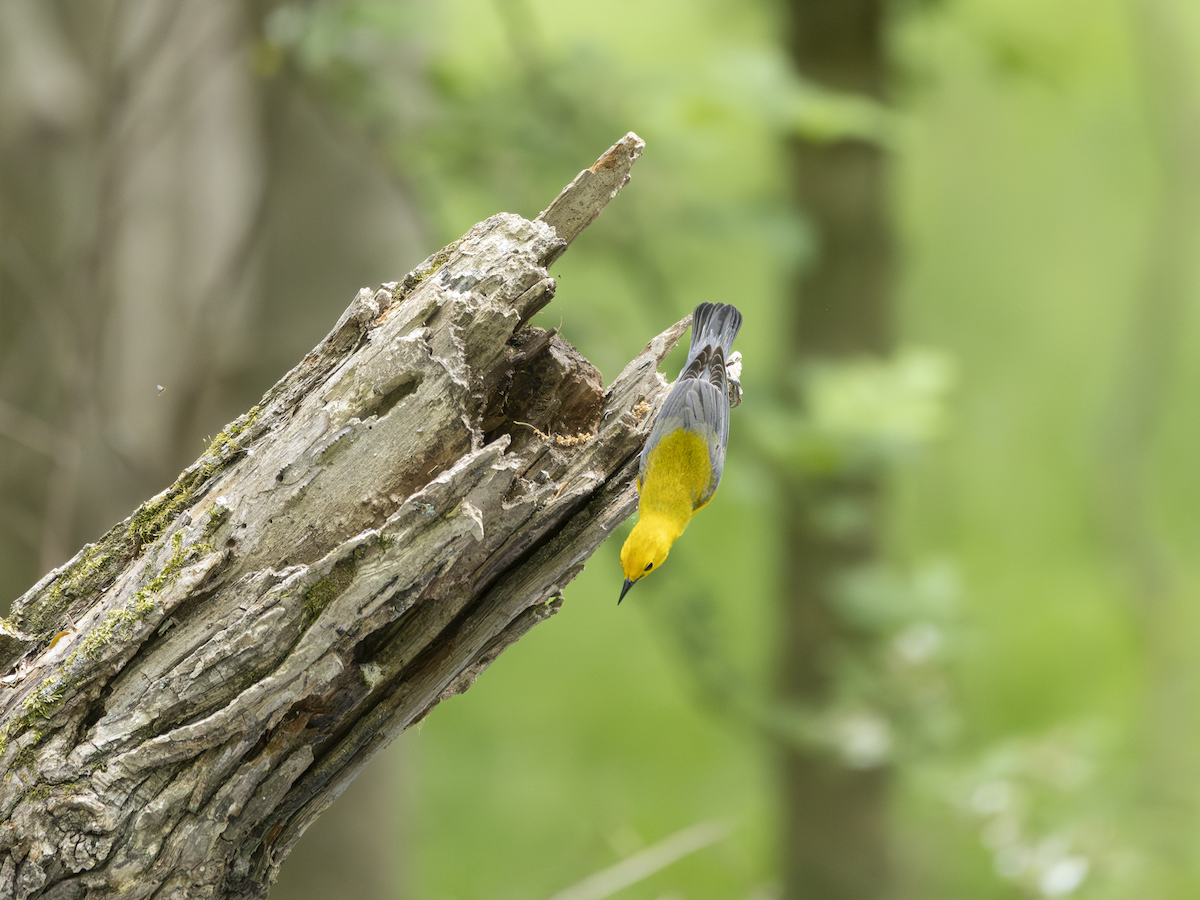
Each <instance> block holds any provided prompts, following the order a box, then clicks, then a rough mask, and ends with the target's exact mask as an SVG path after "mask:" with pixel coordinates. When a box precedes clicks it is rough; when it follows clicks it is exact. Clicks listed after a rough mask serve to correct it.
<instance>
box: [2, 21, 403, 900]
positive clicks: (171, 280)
mask: <svg viewBox="0 0 1200 900" xmlns="http://www.w3.org/2000/svg"><path fill="white" fill-rule="evenodd" d="M268 7H269V4H263V5H262V7H261V8H260V13H261V14H263V15H265V13H266V11H267V8H268ZM257 24H258V23H257V22H256V21H255V20H254V18H253V13H252V11H250V8H248V7H246V5H245V4H241V3H237V2H231V0H217V2H213V0H170V2H158V0H95V2H79V0H60V2H40V0H11V2H9V0H6V2H4V3H2V4H0V529H3V531H0V615H3V614H7V612H8V601H9V600H10V598H12V597H14V596H16V595H17V594H18V593H20V591H21V590H23V589H24V588H25V587H27V586H28V585H29V584H31V583H33V582H34V581H36V580H37V579H38V578H40V577H41V575H42V574H44V573H45V572H46V571H48V570H49V569H50V568H51V567H53V566H56V565H59V564H61V563H63V562H64V561H65V560H66V559H67V557H68V556H69V555H70V552H71V551H72V550H73V549H74V548H76V547H78V546H79V545H80V544H81V543H83V542H84V541H86V540H95V539H96V538H97V537H98V536H99V535H100V534H102V533H103V531H104V530H105V529H106V528H107V527H108V526H109V525H111V523H112V522H113V521H115V520H117V519H119V518H120V517H121V516H123V515H125V514H126V513H127V512H128V510H129V509H131V508H132V507H133V506H135V505H136V504H137V503H138V502H140V501H141V500H143V499H144V498H145V497H147V496H149V495H151V494H153V493H155V492H157V491H159V490H161V489H162V487H164V486H165V485H167V484H169V483H170V482H171V480H172V479H173V478H174V476H175V474H176V473H177V472H178V471H179V470H180V469H181V468H182V467H183V466H184V465H185V464H187V463H188V462H189V461H190V460H192V459H193V458H194V457H195V456H196V453H197V452H198V451H199V450H200V449H202V448H203V446H204V444H205V443H206V440H205V438H206V435H207V436H211V435H214V434H216V433H217V432H218V431H219V430H220V428H221V426H222V425H223V424H224V423H225V422H227V421H229V420H230V419H232V418H233V417H234V416H235V415H236V414H237V413H238V412H240V411H241V410H244V409H246V408H247V407H248V406H250V405H251V404H252V403H253V402H254V401H255V400H256V399H257V398H258V397H259V396H261V394H262V392H263V390H264V389H265V388H266V387H267V386H269V385H270V384H271V383H272V382H274V381H275V379H276V378H278V376H279V373H280V372H282V371H286V370H287V369H288V368H289V367H290V365H291V363H292V362H293V361H294V360H295V359H296V358H297V357H299V356H300V355H302V354H303V353H304V352H305V351H306V350H307V349H308V348H309V347H311V346H312V344H313V343H314V341H316V340H317V339H318V338H319V337H320V336H321V335H322V334H323V333H324V332H325V331H326V330H327V329H328V323H329V321H330V319H331V318H332V317H333V316H335V315H336V313H337V312H338V307H337V306H336V303H337V300H336V299H334V298H339V299H340V298H344V297H345V296H348V295H350V294H351V293H353V291H354V290H355V289H357V287H358V286H359V285H360V284H361V283H363V282H364V281H366V282H372V281H373V282H375V283H378V282H380V281H383V280H385V279H386V278H387V277H388V276H389V275H392V274H394V273H395V271H396V269H397V265H399V264H400V263H401V262H402V261H411V260H413V259H419V258H420V257H421V256H422V255H424V254H423V252H422V248H423V244H424V242H423V236H422V235H421V230H420V228H419V224H418V222H417V219H416V214H415V211H414V209H413V207H412V205H411V204H410V203H409V201H408V199H407V197H406V196H405V195H404V193H403V192H402V191H400V190H398V189H397V187H396V185H395V182H394V180H393V179H392V178H391V177H390V176H389V175H388V174H387V173H386V172H383V171H381V169H380V167H379V166H377V165H372V164H371V162H372V160H371V158H370V156H371V155H370V153H368V152H365V151H364V150H363V149H362V148H361V147H359V146H357V144H356V143H355V142H354V141H353V140H347V134H349V133H350V132H349V130H347V134H339V133H337V132H336V130H335V129H333V128H331V127H330V120H329V118H327V117H322V116H321V115H320V114H319V111H318V109H317V108H316V107H315V106H314V104H313V103H312V102H311V101H309V100H308V99H307V98H306V96H305V95H304V92H303V91H301V90H297V86H296V85H295V83H294V82H292V81H290V80H289V79H287V78H285V77H277V78H274V79H263V78H259V77H256V75H255V72H254V71H253V69H252V66H251V61H252V59H253V54H252V52H251V50H252V46H253V41H254V35H255V32H256V30H257V27H256V26H257ZM409 264H411V263H409ZM331 301H332V302H331ZM160 385H161V391H160V388H159V386H160ZM389 776H390V773H389V771H388V769H387V767H386V766H378V765H377V766H375V767H374V768H373V771H372V778H373V779H374V781H375V784H374V793H375V795H376V796H387V795H389V794H391V793H392V791H391V790H390V788H389V787H388V786H387V785H388V784H389ZM355 796H356V795H355V793H354V792H351V793H350V795H349V796H348V797H347V798H346V800H345V801H343V803H340V804H339V806H342V805H345V804H349V803H354V802H356V801H355ZM362 802H363V803H364V809H363V810H362V811H361V813H360V815H359V816H355V815H354V814H353V813H350V812H349V811H346V813H345V814H346V815H347V817H348V818H361V819H369V818H372V817H373V813H372V812H371V809H372V808H373V805H372V801H371V800H370V799H369V798H368V799H366V800H364V801H362ZM395 802H396V801H391V802H390V805H394V804H395ZM321 821H322V823H324V819H322V820H321ZM320 831H321V829H320V827H318V828H315V829H313V832H311V833H310V835H309V840H311V841H312V846H311V848H309V849H308V850H306V851H305V852H302V853H300V854H297V857H298V859H300V860H302V861H303V862H301V865H303V864H304V863H310V862H311V863H312V864H313V865H314V866H315V867H316V868H319V869H321V870H323V871H335V870H337V871H342V872H344V873H345V874H346V876H347V877H346V880H344V881H343V882H342V887H343V888H344V889H346V890H348V891H349V892H351V893H359V894H362V892H360V891H358V890H357V887H356V886H357V885H367V884H375V885H377V886H382V887H381V888H380V889H379V890H378V891H376V895H377V896H384V895H387V896H392V895H394V890H393V889H392V888H391V887H390V882H391V881H394V875H393V874H392V873H394V871H395V868H394V867H391V866H384V867H382V868H381V861H383V860H388V859H389V858H391V857H394V856H395V852H396V848H395V841H394V840H393V839H392V838H393V836H392V835H391V834H388V833H387V832H386V831H385V830H383V829H378V828H377V829H374V830H373V831H370V832H366V833H364V834H362V835H360V836H359V837H358V838H357V839H356V840H354V841H353V842H347V843H346V844H345V845H344V846H339V845H336V844H334V843H332V842H330V841H328V840H322V839H321V834H320ZM326 853H336V854H337V863H336V864H331V863H328V862H325V863H322V862H321V859H322V857H323V856H324V855H325V854H326ZM376 872H377V873H379V874H378V875H376V874H373V873H376ZM299 884H300V885H301V887H302V888H303V887H309V886H312V885H313V884H314V882H313V881H312V880H311V879H308V880H304V879H301V880H300V881H299ZM317 887H319V883H318V884H317ZM363 895H364V896H365V894H363ZM278 896H280V897H283V896H284V892H283V891H281V892H278ZM295 896H298V897H299V896H314V897H315V896H328V894H327V893H314V892H312V891H311V890H310V891H309V892H308V893H307V894H301V893H296V894H295Z"/></svg>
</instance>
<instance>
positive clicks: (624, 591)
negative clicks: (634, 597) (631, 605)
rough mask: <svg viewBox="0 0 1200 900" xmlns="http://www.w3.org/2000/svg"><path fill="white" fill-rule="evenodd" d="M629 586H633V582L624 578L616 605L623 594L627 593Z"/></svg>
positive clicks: (619, 602)
mask: <svg viewBox="0 0 1200 900" xmlns="http://www.w3.org/2000/svg"><path fill="white" fill-rule="evenodd" d="M631 587H633V582H632V581H630V580H629V579H628V578H626V579H625V584H624V586H622V588H621V596H620V597H618V598H617V606H620V605H621V601H622V600H624V599H625V595H626V594H628V593H629V589H630V588H631Z"/></svg>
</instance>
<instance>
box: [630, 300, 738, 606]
mask: <svg viewBox="0 0 1200 900" xmlns="http://www.w3.org/2000/svg"><path fill="white" fill-rule="evenodd" d="M741 327H742V314H741V313H740V312H738V311H737V309H735V308H734V307H732V306H729V305H728V304H725V303H701V304H700V305H699V306H697V307H696V311H695V312H693V313H692V346H691V349H690V350H689V351H688V357H687V362H686V363H685V364H684V366H683V371H682V372H680V373H679V380H678V381H676V382H675V386H674V387H673V388H671V393H670V394H668V395H667V399H666V400H665V401H664V402H663V405H662V409H661V410H659V413H658V418H657V419H656V420H655V422H654V427H653V428H652V429H651V430H650V436H649V437H648V438H646V446H645V447H644V448H642V456H641V460H640V463H639V466H638V477H637V488H638V495H639V497H638V521H637V524H636V525H634V526H633V531H631V532H630V533H629V537H628V539H627V540H626V541H625V546H624V547H622V548H621V567H622V568H623V569H624V570H625V584H624V586H623V587H622V588H621V596H620V597H619V598H618V599H617V603H620V602H621V601H622V600H624V599H625V595H626V594H627V593H628V592H629V589H630V588H631V587H633V585H634V582H636V581H638V579H640V578H644V577H645V576H646V575H647V574H649V573H650V572H653V571H654V570H655V569H657V568H658V567H659V566H661V565H662V564H663V560H665V559H666V558H667V553H669V552H670V550H671V545H672V544H674V543H675V541H676V539H678V537H679V536H680V535H681V534H683V529H685V528H687V524H688V522H689V521H690V520H691V518H692V516H694V515H695V514H696V513H697V512H699V510H700V509H701V508H703V507H704V505H705V504H706V503H708V501H709V500H711V499H712V496H713V494H714V493H715V492H716V490H717V485H718V484H719V483H720V481H721V470H722V469H724V468H725V444H726V442H727V441H728V440H729V384H728V380H727V376H726V373H725V363H726V359H727V357H728V356H729V353H730V350H731V348H732V347H733V339H734V338H735V337H736V336H737V333H738V329H739V328H741Z"/></svg>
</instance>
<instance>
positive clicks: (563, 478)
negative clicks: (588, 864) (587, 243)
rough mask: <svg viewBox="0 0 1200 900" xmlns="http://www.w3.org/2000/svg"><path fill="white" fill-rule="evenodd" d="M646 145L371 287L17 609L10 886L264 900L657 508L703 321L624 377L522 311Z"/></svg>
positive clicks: (5, 725) (667, 338) (549, 287)
mask: <svg viewBox="0 0 1200 900" xmlns="http://www.w3.org/2000/svg"><path fill="white" fill-rule="evenodd" d="M641 147H642V143H641V141H640V140H639V139H638V138H637V137H636V136H635V135H632V134H631V135H627V136H626V137H625V138H624V139H622V141H620V142H619V143H618V144H617V145H615V146H614V147H613V148H612V149H611V150H610V151H609V152H608V153H606V154H605V156H604V157H602V158H601V160H600V161H599V162H598V163H597V164H596V165H595V166H593V167H592V168H591V169H590V170H588V171H586V172H585V173H581V176H580V178H578V179H576V182H574V183H573V184H572V186H570V187H568V188H567V189H566V190H565V191H564V193H563V195H561V196H560V197H559V198H558V199H557V200H556V201H555V202H554V204H552V205H551V207H550V208H549V209H547V210H546V211H545V212H544V213H542V215H541V216H540V217H539V218H538V220H536V221H533V222H530V221H527V220H525V219H522V218H520V217H518V216H515V215H509V214H501V215H497V216H493V217H492V218H490V219H488V220H487V221H485V222H481V223H480V224H478V225H476V226H475V227H474V228H472V229H471V230H470V231H469V232H468V233H467V234H466V235H465V236H464V237H462V238H461V239H459V240H458V241H456V242H455V243H453V244H451V245H450V246H448V247H446V248H445V249H443V250H441V251H439V252H438V253H436V254H434V255H433V256H431V257H430V258H429V259H428V260H426V261H425V262H424V263H422V264H421V265H420V266H418V267H417V268H416V269H414V270H413V272H412V273H410V274H409V275H408V277H406V278H405V279H404V280H403V281H402V282H400V283H398V284H389V285H384V287H383V288H381V289H380V290H379V291H376V292H371V291H370V290H367V289H364V290H363V291H361V292H360V293H359V294H358V296H357V297H356V298H355V299H354V302H353V303H351V305H350V307H349V309H347V310H346V313H345V314H344V315H343V316H342V318H341V319H340V321H339V322H338V323H337V325H336V326H335V327H334V329H333V330H332V331H331V332H330V334H329V335H328V336H327V337H326V338H325V339H324V340H323V341H322V342H321V343H320V344H319V345H318V346H317V347H316V348H315V349H314V350H313V351H312V352H311V353H310V354H309V355H308V357H306V358H305V359H304V361H303V362H301V363H300V364H299V365H298V366H296V368H295V369H293V370H292V371H291V372H290V373H288V375H287V376H285V377H284V378H283V379H282V380H281V381H280V382H279V383H278V384H276V385H275V387H273V388H272V389H271V390H270V391H269V392H268V393H267V394H266V396H265V397H264V398H263V400H262V402H261V404H259V405H258V406H256V407H255V408H254V409H252V410H250V411H249V412H248V413H246V414H245V415H243V416H241V417H240V418H239V419H238V420H237V421H235V422H234V423H232V424H231V425H230V426H229V427H228V428H227V429H226V430H225V431H223V432H222V433H221V434H219V435H218V436H217V438H216V439H215V440H214V441H213V442H212V445H211V446H210V447H209V449H208V450H207V452H206V453H205V454H204V455H203V456H202V457H201V458H200V459H199V460H197V461H196V463H194V464H193V465H192V466H190V467H189V468H188V469H187V470H185V471H184V472H183V474H182V475H181V476H180V477H179V479H178V481H176V483H175V484H174V485H173V486H172V487H170V488H169V489H168V490H166V491H164V492H163V493H162V494H160V495H158V496H157V497H155V498H153V499H152V500H150V501H148V502H147V503H145V504H144V505H143V506H142V507H141V508H139V509H138V510H137V511H136V512H135V513H134V514H133V515H132V516H130V517H129V518H128V519H126V520H125V521H124V522H122V523H121V524H120V525H118V526H116V527H115V528H113V529H112V531H110V532H109V533H108V534H107V535H105V537H104V538H102V539H101V540H100V541H99V542H98V543H96V544H94V545H89V546H88V547H85V548H84V549H83V550H82V551H81V552H80V553H79V554H77V555H76V556H75V558H74V559H73V560H72V561H71V562H70V563H68V564H67V565H65V566H63V567H61V568H59V569H57V570H55V571H54V572H51V573H50V574H49V575H48V576H47V577H46V578H44V579H43V580H42V581H41V582H40V583H39V584H38V585H36V586H35V587H34V588H33V589H31V590H30V591H29V592H28V593H26V594H25V595H24V596H23V597H21V598H20V599H19V600H18V601H17V602H16V603H15V604H14V608H13V614H12V616H11V618H10V620H9V621H8V622H7V623H5V627H4V629H3V631H0V673H2V674H3V681H2V683H0V772H3V775H2V776H0V779H2V780H0V822H2V823H3V824H0V897H18V898H34V897H54V898H65V897H93V896H96V897H98V896H101V895H105V896H110V895H118V896H121V897H130V898H138V897H222V898H234V897H262V896H264V895H265V893H266V890H267V887H268V886H269V884H270V882H271V881H272V879H273V876H274V873H275V872H276V870H277V869H278V866H279V865H280V863H281V861H282V860H283V858H284V857H285V856H286V855H287V853H288V851H289V849H290V848H291V847H292V845H293V844H294V843H295V841H296V840H297V838H299V836H300V834H301V833H302V832H303V830H304V828H305V827H306V826H307V825H308V824H309V823H310V822H312V820H313V819H314V818H315V817H316V816H317V815H318V814H319V813H320V812H321V811H322V810H323V809H324V808H325V807H326V806H327V805H328V804H329V803H330V802H332V800H333V799H334V798H335V797H337V795H338V794H339V793H340V792H341V791H342V790H343V789H344V788H345V787H346V785H347V784H348V783H349V782H350V780H351V779H352V778H353V777H354V775H355V773H357V772H358V770H359V769H360V768H362V766H363V765H364V764H365V763H366V761H367V760H368V759H369V758H370V757H371V755H372V754H373V753H375V752H376V751H378V750H379V749H380V748H382V747H383V746H384V745H386V744H387V743H388V742H389V741H390V740H391V739H392V738H394V737H395V736H396V735H397V734H399V733H400V732H401V731H403V730H404V729H405V728H407V727H408V726H409V725H411V724H412V723H414V722H417V721H419V720H420V719H421V718H422V717H423V716H425V715H426V714H428V712H429V711H430V710H431V709H432V708H433V707H434V706H435V705H436V704H437V703H438V701H440V700H441V699H442V698H444V697H447V696H450V695H453V694H456V693H459V692H461V691H463V690H466V689H467V687H469V686H470V685H471V684H472V683H473V681H474V679H475V678H476V677H477V676H478V674H479V673H480V672H481V671H482V670H483V669H484V668H485V667H486V666H487V665H488V664H489V663H490V662H491V661H492V660H493V659H495V658H496V656H497V655H498V654H499V653H500V652H501V651H503V650H504V648H505V647H507V646H508V645H509V644H511V643H512V642H514V641H515V640H517V639H518V638H519V637H520V636H521V635H523V634H524V633H525V632H526V631H528V630H529V628H531V627H532V626H533V625H535V624H537V623H538V622H539V621H541V620H543V619H545V618H546V617H548V616H550V615H552V614H553V613H554V612H555V611H556V610H557V609H558V607H559V605H560V603H561V591H562V588H563V586H564V585H565V584H567V583H568V582H569V581H570V580H571V579H572V578H573V577H574V576H575V575H576V574H578V572H579V571H580V570H581V569H582V567H583V563H584V561H585V560H586V559H587V557H588V556H589V555H590V554H591V553H592V552H593V551H594V550H595V549H596V547H597V546H598V545H599V544H600V543H601V542H602V541H603V540H604V539H605V537H607V535H608V534H609V532H611V530H612V529H613V528H614V527H615V526H616V525H617V524H619V523H620V522H621V521H622V520H623V519H625V518H626V517H627V516H628V515H629V513H630V512H631V511H632V510H633V508H634V506H635V503H636V492H635V489H634V487H633V475H634V473H635V471H636V466H637V459H636V455H637V451H638V450H639V448H640V445H641V443H642V441H643V440H644V437H645V433H646V430H647V428H648V425H649V422H650V420H651V419H652V415H651V413H652V411H653V408H654V406H655V404H656V403H657V402H659V400H660V399H661V397H662V394H663V392H664V389H665V382H664V380H663V379H662V377H661V376H659V375H658V374H657V371H656V370H657V366H658V363H659V361H661V359H662V358H663V356H664V355H665V354H666V352H667V351H668V350H669V349H670V348H671V347H672V346H673V345H674V343H675V341H676V340H677V339H678V337H679V335H680V334H681V333H682V332H683V330H684V328H685V327H686V325H687V322H686V320H685V321H683V322H680V323H678V324H676V325H674V326H672V327H671V328H670V329H668V330H667V331H666V332H664V333H663V334H662V335H660V336H659V337H657V338H655V340H654V341H652V342H651V344H650V345H649V346H648V347H647V348H646V350H645V351H644V352H643V353H642V354H641V355H640V356H638V357H637V358H636V359H635V360H633V361H632V362H631V363H630V364H629V366H627V367H626V369H625V371H624V372H622V373H621V375H620V376H619V377H618V378H617V379H616V381H615V382H614V383H613V384H612V385H611V386H610V387H609V388H608V390H607V391H603V390H602V389H601V385H600V381H599V373H598V372H596V370H595V369H594V368H593V367H592V366H591V365H590V364H589V363H588V362H587V360H585V359H584V358H583V357H582V356H581V355H580V354H579V353H578V352H577V351H576V350H575V349H574V348H573V347H571V346H570V345H569V344H567V343H566V342H565V341H563V340H562V339H561V338H559V337H558V336H557V335H555V334H554V332H552V331H551V332H546V331H543V330H541V329H539V328H535V327H532V326H529V325H527V324H526V323H527V321H528V319H529V317H530V316H532V315H533V314H534V313H535V312H537V311H538V310H539V309H541V308H542V307H543V306H545V304H546V303H548V302H549V300H550V299H551V297H552V296H553V294H554V288H555V283H554V280H553V279H552V278H550V277H549V275H548V274H547V271H546V267H547V266H548V265H549V264H550V263H551V262H553V260H555V259H557V257H558V256H559V255H561V254H562V252H563V251H564V250H566V248H567V244H568V243H569V241H570V240H571V239H572V238H573V237H575V235H577V234H578V233H579V231H581V230H582V229H583V227H585V226H586V224H587V222H589V221H591V219H592V218H594V217H595V215H596V214H597V213H598V212H599V210H600V209H601V208H602V207H603V206H604V204H605V203H606V202H607V201H608V199H610V198H611V197H612V196H614V195H615V194H616V192H617V190H619V189H620V187H621V186H622V185H623V184H624V183H625V182H626V181H627V180H628V171H629V167H630V165H631V164H632V162H633V160H634V159H636V157H637V156H638V155H639V154H640V152H641ZM556 229H558V231H557V232H556ZM56 636H57V639H55V638H56Z"/></svg>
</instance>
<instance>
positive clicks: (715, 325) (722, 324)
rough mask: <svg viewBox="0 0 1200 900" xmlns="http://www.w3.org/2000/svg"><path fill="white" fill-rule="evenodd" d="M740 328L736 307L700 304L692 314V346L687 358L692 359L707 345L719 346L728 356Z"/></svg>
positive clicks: (740, 322) (740, 317) (740, 321)
mask: <svg viewBox="0 0 1200 900" xmlns="http://www.w3.org/2000/svg"><path fill="white" fill-rule="evenodd" d="M741 327H742V314H741V313H740V312H738V311H737V307H735V306H730V305H729V304H728V303H701V304H700V305H699V306H697V307H696V311H695V312H694V313H692V346H691V349H690V350H689V351H688V358H689V359H692V358H694V357H695V356H696V354H697V353H699V352H700V351H701V350H703V349H704V348H705V347H706V346H708V345H709V344H716V345H719V346H720V347H721V348H722V349H723V350H724V351H725V355H726V356H728V355H729V350H730V348H731V347H732V346H733V339H734V338H735V337H737V333H738V329H739V328H741Z"/></svg>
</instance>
